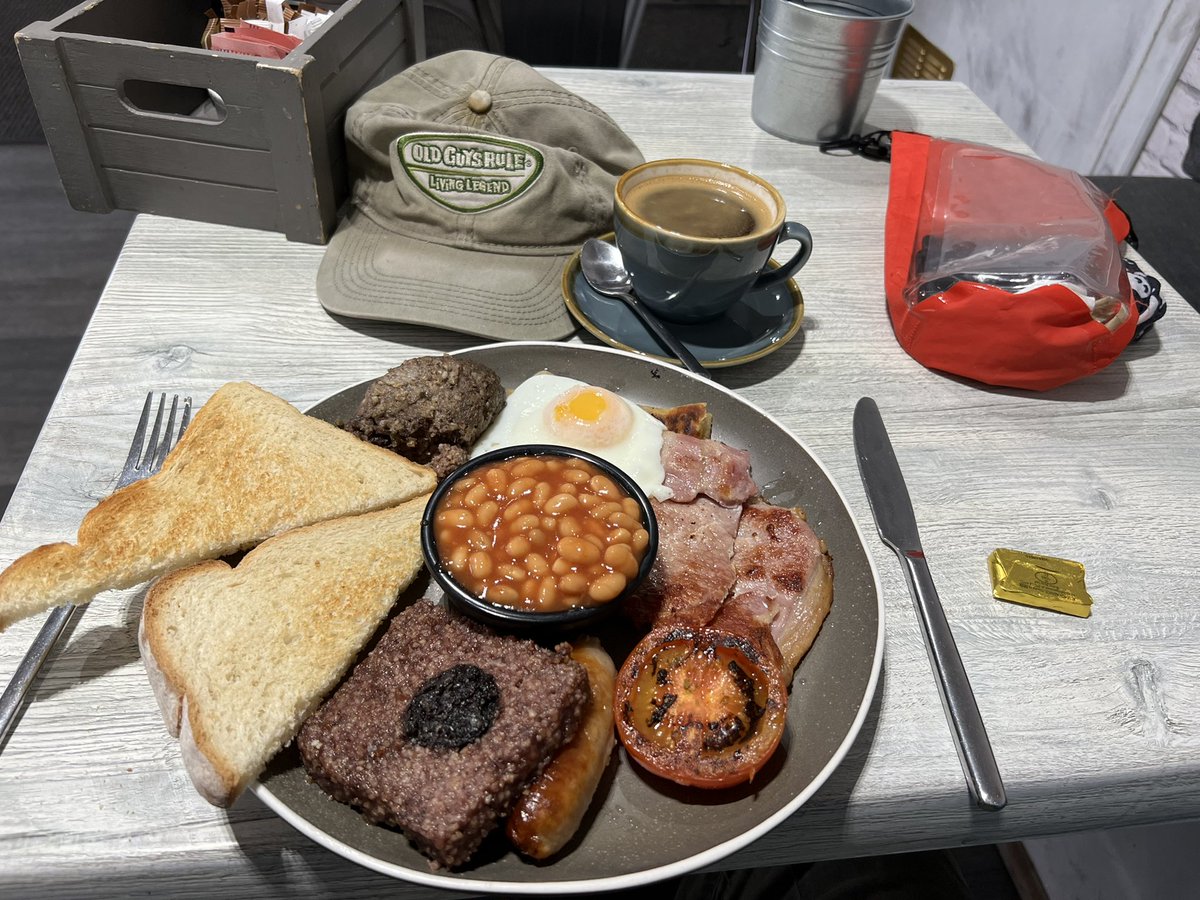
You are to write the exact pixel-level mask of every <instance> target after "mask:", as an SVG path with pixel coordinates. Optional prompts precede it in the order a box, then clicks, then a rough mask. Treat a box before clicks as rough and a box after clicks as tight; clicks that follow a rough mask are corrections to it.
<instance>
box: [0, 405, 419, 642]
mask: <svg viewBox="0 0 1200 900" xmlns="http://www.w3.org/2000/svg"><path fill="white" fill-rule="evenodd" d="M435 483H436V478H435V476H434V474H433V472H432V470H430V469H428V468H426V467H424V466H418V465H416V464H415V463H412V462H409V461H408V460H406V459H404V458H403V457H401V456H399V455H397V454H395V453H393V452H391V451H390V450H384V449H382V448H380V447H376V446H373V445H372V444H369V443H367V442H365V441H361V440H359V439H358V438H356V437H354V436H353V435H350V434H347V433H346V432H344V431H342V430H341V429H339V428H336V427H334V426H333V425H330V424H329V423H327V422H323V421H321V420H319V419H315V418H312V417H310V416H306V415H304V414H303V413H301V412H300V411H299V410H297V409H295V408H294V407H293V406H291V405H290V404H289V403H287V402H286V401H284V400H281V399H280V398H278V397H276V396H274V395H273V394H270V393H268V392H267V391H264V390H262V389H261V388H258V387H255V386H254V385H252V384H248V383H245V382H237V383H232V384H226V385H224V386H223V387H221V388H220V389H219V390H217V392H216V393H214V394H213V395H212V397H211V399H209V401H208V402H207V403H206V404H204V406H203V408H202V409H200V411H199V412H198V413H197V414H196V417H195V419H194V421H193V422H192V424H191V425H190V426H189V427H188V429H187V432H186V433H185V434H184V436H183V439H182V440H180V442H179V444H178V445H177V446H176V447H175V449H174V450H172V451H171V453H170V455H169V456H168V457H167V459H166V462H165V463H164V465H163V467H162V470H161V471H160V472H159V473H158V474H156V475H153V476H151V477H150V478H147V479H145V480H143V481H139V482H136V483H134V484H132V485H130V486H129V487H126V488H123V489H121V490H119V491H116V492H115V493H113V494H112V495H111V496H109V497H108V498H106V499H105V500H103V501H101V502H100V504H99V505H98V506H96V507H95V508H94V509H93V510H91V511H90V512H89V513H88V514H87V515H86V516H85V517H84V519H83V523H82V524H81V525H80V526H79V534H78V537H77V538H76V541H77V542H76V543H75V544H68V543H59V544H47V545H45V546H43V547H39V548H37V549H36V550H33V551H31V552H29V553H27V554H25V555H24V556H22V557H21V558H20V559H18V560H17V561H16V562H14V563H13V564H12V565H11V566H10V567H9V568H8V569H7V570H5V571H4V572H2V573H0V630H3V629H4V628H6V627H7V626H8V625H10V624H11V623H12V622H15V621H16V620H18V619H21V618H24V617H26V616H30V615H33V614H34V613H37V612H40V611H41V610H44V609H48V608H49V607H51V606H59V605H61V604H64V603H87V602H88V601H90V600H91V599H92V598H93V597H94V596H95V595H96V594H98V593H99V592H101V591H104V590H108V589H111V588H124V587H130V586H132V585H135V584H140V583H141V582H144V581H148V580H149V579H151V578H154V577H157V576H159V575H162V574H164V573H166V572H170V571H172V570H174V569H178V568H180V567H182V566H187V565H192V564H194V563H196V562H199V561H200V560H204V559H214V558H217V557H220V556H225V555H227V554H230V553H233V552H235V551H238V550H244V549H245V548H247V547H251V546H253V545H254V544H257V543H259V542H260V541H262V540H265V539H266V538H268V537H270V536H271V535H274V534H278V533H280V532H283V531H287V530H288V529H290V528H295V527H297V526H300V525H308V524H311V523H313V522H320V521H323V520H325V519H332V518H337V517H339V516H345V515H352V514H356V513H362V512H367V511H370V510H374V509H380V508H384V507H389V506H395V505H397V504H399V503H403V502H404V501H406V500H409V499H410V498H412V497H416V496H419V495H421V494H426V493H428V492H429V491H431V490H433V487H434V485H435Z"/></svg>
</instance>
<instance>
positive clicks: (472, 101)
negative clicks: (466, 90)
mask: <svg viewBox="0 0 1200 900" xmlns="http://www.w3.org/2000/svg"><path fill="white" fill-rule="evenodd" d="M467 108H468V109H470V110H471V112H473V113H475V114H476V115H478V116H482V115H483V114H484V113H485V112H487V111H488V110H489V109H491V108H492V95H491V94H489V93H488V92H487V91H482V90H481V91H472V92H471V96H470V97H468V98H467Z"/></svg>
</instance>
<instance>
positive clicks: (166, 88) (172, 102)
mask: <svg viewBox="0 0 1200 900" xmlns="http://www.w3.org/2000/svg"><path fill="white" fill-rule="evenodd" d="M121 101H122V102H123V103H124V104H125V105H126V106H127V107H129V109H130V110H131V111H132V112H135V113H138V114H140V115H155V116H170V117H171V118H173V119H186V120H188V121H189V122H204V123H206V124H209V125H219V124H220V123H221V122H224V121H225V117H226V116H227V115H228V110H226V108H225V101H224V100H222V99H221V95H220V94H218V93H217V92H216V91H214V90H213V89H212V88H202V87H189V86H188V85H184V84H170V83H168V82H163V81H143V80H142V79H140V78H130V79H127V80H126V81H125V82H124V83H123V84H122V85H121Z"/></svg>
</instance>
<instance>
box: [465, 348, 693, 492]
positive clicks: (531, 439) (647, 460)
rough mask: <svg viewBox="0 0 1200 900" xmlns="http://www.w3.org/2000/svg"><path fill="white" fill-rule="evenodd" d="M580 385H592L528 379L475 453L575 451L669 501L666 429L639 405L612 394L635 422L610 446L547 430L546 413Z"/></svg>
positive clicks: (550, 377)
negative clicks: (549, 447)
mask: <svg viewBox="0 0 1200 900" xmlns="http://www.w3.org/2000/svg"><path fill="white" fill-rule="evenodd" d="M579 386H584V387H588V386H589V385H588V384H587V382H583V381H576V380H575V379H574V378H564V377H563V376H561V375H554V374H551V373H550V372H538V373H537V374H536V375H533V376H531V377H529V378H527V379H525V381H522V382H521V383H520V384H519V385H517V387H516V389H514V390H513V392H512V393H511V394H509V396H508V402H507V403H506V404H505V406H504V409H502V410H501V411H500V415H499V416H497V417H496V420H495V421H494V422H493V423H492V424H491V426H490V427H489V428H488V430H487V431H485V432H484V433H483V435H482V436H480V438H479V441H478V442H477V443H476V444H475V449H474V451H473V453H472V455H473V456H479V455H480V454H481V453H487V452H488V451H490V450H499V449H500V448H501V447H512V446H515V445H516V444H557V445H559V446H563V447H571V448H572V449H575V450H583V451H585V452H588V453H591V454H594V455H595V456H598V457H600V458H601V459H603V460H606V461H608V462H610V463H612V464H613V465H614V466H616V467H617V468H618V469H621V470H622V471H623V472H625V474H627V475H628V476H629V477H630V478H632V479H633V480H634V481H635V482H637V485H638V487H640V488H641V489H642V490H643V491H645V492H646V495H647V496H649V497H651V498H653V499H655V500H669V499H670V498H671V493H672V492H671V489H670V488H669V487H667V486H666V485H665V484H663V482H664V481H665V480H666V471H665V470H664V469H663V464H662V458H661V451H662V436H663V431H664V430H665V428H664V426H663V424H662V422H660V421H658V419H656V418H654V416H652V415H650V414H649V413H648V412H646V411H645V410H644V409H642V408H641V407H639V406H637V405H636V404H634V403H629V402H628V401H627V400H625V399H624V398H622V397H617V396H616V395H612V396H613V398H614V399H615V400H616V401H618V402H621V403H625V404H626V405H627V406H628V407H629V409H630V411H631V412H632V413H633V423H632V425H631V427H630V429H629V432H628V433H627V434H626V435H625V436H624V437H623V438H621V439H620V440H618V441H616V442H614V443H612V444H609V445H608V446H603V447H601V446H590V445H589V444H588V443H587V442H586V441H585V440H582V439H580V440H569V439H564V438H563V437H562V436H561V435H559V434H556V433H554V432H551V431H550V429H549V428H547V427H546V424H545V421H544V419H545V415H544V414H545V411H546V410H547V409H549V408H550V407H552V406H553V405H554V402H555V400H556V399H557V398H558V397H559V396H561V395H562V394H563V393H565V392H566V391H568V390H570V389H571V388H573V387H579Z"/></svg>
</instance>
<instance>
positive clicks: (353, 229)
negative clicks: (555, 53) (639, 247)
mask: <svg viewBox="0 0 1200 900" xmlns="http://www.w3.org/2000/svg"><path fill="white" fill-rule="evenodd" d="M346 150H347V156H348V164H349V167H350V174H351V177H352V178H353V188H352V194H351V203H350V204H349V205H348V207H347V210H348V211H347V213H346V216H345V218H344V219H343V221H342V222H341V223H340V224H339V226H338V229H337V231H336V232H335V233H334V235H333V239H332V240H331V241H330V243H329V247H328V249H327V250H326V252H325V256H324V258H323V259H322V261H321V267H320V270H319V271H318V272H317V297H318V298H319V299H320V301H321V304H322V305H323V306H324V307H325V308H326V309H327V310H329V311H330V312H332V313H336V314H338V315H343V316H352V317H355V318H365V319H382V320H389V321H397V322H410V323H415V324H420V325H433V326H435V327H438V328H449V329H452V330H455V331H463V332H467V333H468V334H477V335H482V336H485V337H490V338H501V339H509V338H527V339H542V340H554V339H557V338H561V337H566V336H567V335H568V334H570V333H571V332H572V331H573V330H574V325H573V323H572V321H571V319H570V317H569V316H568V315H567V313H566V310H565V309H564V306H563V301H562V295H561V292H560V287H559V285H560V281H561V276H562V270H563V266H564V265H565V264H566V262H567V261H568V259H570V257H571V255H572V254H573V253H574V252H575V251H576V250H578V249H579V247H580V245H581V244H582V243H583V242H584V241H585V240H587V238H589V237H593V236H596V235H599V234H601V233H603V232H605V231H609V230H611V228H612V198H613V186H614V185H615V183H616V180H617V177H618V176H620V175H621V174H622V173H623V172H624V171H625V170H626V169H628V168H631V167H632V166H635V165H638V164H639V163H641V162H642V154H641V152H640V151H639V150H638V148H637V147H636V146H635V145H634V143H633V141H631V140H630V139H629V137H628V136H627V135H626V134H625V133H624V132H623V131H622V130H621V129H620V128H618V127H617V125H616V123H614V122H613V121H612V119H610V118H609V117H608V116H607V115H606V114H605V113H604V112H603V110H601V109H599V108H597V107H596V106H594V105H592V104H591V103H589V102H588V101H586V100H584V99H583V98H582V97H578V96H576V95H575V94H572V93H571V92H570V91H568V90H566V89H565V88H563V87H562V86H560V85H558V84H555V83H554V82H553V81H550V80H549V79H547V78H545V77H543V76H542V75H539V74H538V73H537V72H535V71H534V70H533V69H531V68H530V67H529V66H527V65H525V64H524V63H521V62H518V61H517V60H514V59H507V58H504V57H499V56H493V55H491V54H487V53H479V52H476V51H471V50H462V51H456V52H454V53H447V54H445V55H443V56H438V57H435V58H433V59H430V60H427V61H425V62H422V63H417V64H416V65H414V66H412V67H411V68H409V69H406V70H405V71H404V72H401V73H400V74H399V75H396V76H394V77H392V78H391V79H389V80H388V81H386V82H384V83H383V84H381V85H379V86H378V87H375V88H373V89H371V90H370V91H368V92H367V93H366V94H364V95H363V96H362V97H360V98H359V99H358V100H356V101H355V102H354V103H353V104H352V105H351V107H350V109H349V110H348V111H347V113H346Z"/></svg>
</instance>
